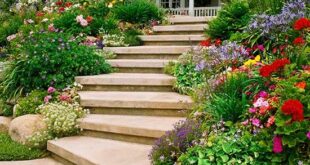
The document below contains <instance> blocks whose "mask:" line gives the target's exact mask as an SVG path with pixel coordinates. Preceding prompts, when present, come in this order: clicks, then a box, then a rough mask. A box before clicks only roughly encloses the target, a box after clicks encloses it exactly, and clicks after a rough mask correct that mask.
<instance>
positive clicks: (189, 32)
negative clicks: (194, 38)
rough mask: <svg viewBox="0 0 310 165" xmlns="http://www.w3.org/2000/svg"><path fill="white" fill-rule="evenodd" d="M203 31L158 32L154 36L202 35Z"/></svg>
mask: <svg viewBox="0 0 310 165" xmlns="http://www.w3.org/2000/svg"><path fill="white" fill-rule="evenodd" d="M203 33H204V31H158V32H155V35H197V34H200V35H202V34H203Z"/></svg>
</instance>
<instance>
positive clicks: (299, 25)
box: [294, 18, 310, 30]
mask: <svg viewBox="0 0 310 165" xmlns="http://www.w3.org/2000/svg"><path fill="white" fill-rule="evenodd" d="M309 27H310V20H309V19H308V18H300V19H299V20H297V21H296V22H295V24H294V29H295V30H303V29H307V28H309Z"/></svg>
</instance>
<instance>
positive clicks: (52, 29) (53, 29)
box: [48, 24, 56, 32]
mask: <svg viewBox="0 0 310 165" xmlns="http://www.w3.org/2000/svg"><path fill="white" fill-rule="evenodd" d="M48 31H50V32H55V31H56V28H55V27H54V24H50V25H48Z"/></svg>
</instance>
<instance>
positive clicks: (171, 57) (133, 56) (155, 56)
mask: <svg viewBox="0 0 310 165" xmlns="http://www.w3.org/2000/svg"><path fill="white" fill-rule="evenodd" d="M180 55H181V54H171V55H168V54H117V56H116V59H166V60H177V59H178V58H179V56H180Z"/></svg>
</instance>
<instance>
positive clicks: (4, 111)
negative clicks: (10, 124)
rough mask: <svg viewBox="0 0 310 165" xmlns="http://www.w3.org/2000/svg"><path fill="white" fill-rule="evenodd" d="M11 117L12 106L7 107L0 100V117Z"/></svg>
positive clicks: (7, 105)
mask: <svg viewBox="0 0 310 165" xmlns="http://www.w3.org/2000/svg"><path fill="white" fill-rule="evenodd" d="M1 115H3V116H12V115H13V106H12V105H9V104H8V103H7V102H5V101H4V100H3V99H0V116H1Z"/></svg>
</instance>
